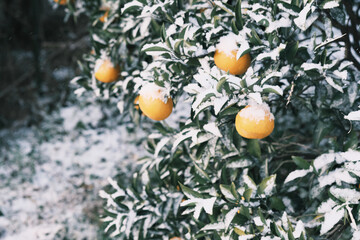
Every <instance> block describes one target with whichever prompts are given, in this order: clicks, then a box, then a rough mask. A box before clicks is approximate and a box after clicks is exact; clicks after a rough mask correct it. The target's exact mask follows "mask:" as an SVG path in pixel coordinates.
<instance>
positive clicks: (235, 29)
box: [231, 19, 239, 35]
mask: <svg viewBox="0 0 360 240" xmlns="http://www.w3.org/2000/svg"><path fill="white" fill-rule="evenodd" d="M231 29H232V31H233V33H235V34H236V35H238V34H239V30H238V29H237V27H236V21H235V20H234V19H233V20H232V21H231Z"/></svg>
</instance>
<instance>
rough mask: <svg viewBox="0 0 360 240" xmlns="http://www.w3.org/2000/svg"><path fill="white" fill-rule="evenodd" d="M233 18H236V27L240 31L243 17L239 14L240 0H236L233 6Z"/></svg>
mask: <svg viewBox="0 0 360 240" xmlns="http://www.w3.org/2000/svg"><path fill="white" fill-rule="evenodd" d="M235 19H236V27H237V29H239V30H240V31H241V30H242V29H243V26H244V24H243V19H242V14H241V0H238V1H237V3H236V6H235Z"/></svg>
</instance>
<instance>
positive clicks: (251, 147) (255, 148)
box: [247, 139, 261, 158]
mask: <svg viewBox="0 0 360 240" xmlns="http://www.w3.org/2000/svg"><path fill="white" fill-rule="evenodd" d="M247 150H248V152H249V153H250V154H251V155H253V156H255V157H257V158H260V157H261V149H260V144H259V140H258V139H249V141H247Z"/></svg>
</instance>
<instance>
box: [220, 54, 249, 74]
mask: <svg viewBox="0 0 360 240" xmlns="http://www.w3.org/2000/svg"><path fill="white" fill-rule="evenodd" d="M236 54H237V51H236V50H233V51H232V52H231V54H228V53H226V52H224V51H221V50H216V51H215V55H214V62H215V65H216V66H217V67H218V68H220V69H221V70H224V71H225V72H227V71H229V73H230V74H233V75H239V74H243V73H245V72H246V70H247V69H248V68H249V67H250V63H251V57H250V54H249V53H246V54H244V55H243V56H241V57H240V58H239V59H237V60H236Z"/></svg>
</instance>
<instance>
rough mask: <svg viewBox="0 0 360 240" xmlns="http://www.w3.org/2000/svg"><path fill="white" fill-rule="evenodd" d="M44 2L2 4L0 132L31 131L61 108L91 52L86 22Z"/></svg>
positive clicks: (4, 1)
mask: <svg viewBox="0 0 360 240" xmlns="http://www.w3.org/2000/svg"><path fill="white" fill-rule="evenodd" d="M65 16H66V13H65V11H64V7H62V6H57V5H56V4H52V2H49V1H47V0H2V1H0V129H1V128H16V127H21V126H30V125H33V124H37V123H39V122H41V120H42V119H43V117H44V115H46V114H49V113H51V112H52V111H53V110H54V109H56V108H58V107H60V106H61V105H62V104H64V102H65V100H66V99H67V98H68V97H69V92H70V88H69V81H70V80H71V78H72V77H73V76H75V75H76V69H77V68H76V61H77V60H78V59H80V56H81V55H82V53H84V52H85V51H88V49H89V38H88V33H87V28H86V27H85V26H86V25H87V23H88V21H87V19H86V17H85V16H81V17H79V18H78V19H76V21H77V22H75V21H74V19H73V18H72V17H70V18H68V20H67V21H66V22H65V21H64V19H65Z"/></svg>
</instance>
